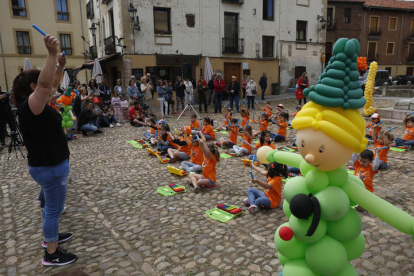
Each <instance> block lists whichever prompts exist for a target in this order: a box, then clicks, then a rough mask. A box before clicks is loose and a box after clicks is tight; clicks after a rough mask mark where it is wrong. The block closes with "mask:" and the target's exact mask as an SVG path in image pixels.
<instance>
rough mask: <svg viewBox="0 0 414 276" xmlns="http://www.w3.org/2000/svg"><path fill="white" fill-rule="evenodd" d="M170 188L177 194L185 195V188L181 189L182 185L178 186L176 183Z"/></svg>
mask: <svg viewBox="0 0 414 276" xmlns="http://www.w3.org/2000/svg"><path fill="white" fill-rule="evenodd" d="M168 186H169V187H170V188H171V189H172V190H173V191H174V192H176V193H185V189H184V188H183V187H181V186H180V185H177V184H175V183H171V184H170V185H168Z"/></svg>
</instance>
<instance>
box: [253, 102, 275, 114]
mask: <svg viewBox="0 0 414 276" xmlns="http://www.w3.org/2000/svg"><path fill="white" fill-rule="evenodd" d="M256 103H257V102H256ZM257 105H258V106H259V108H260V109H261V110H263V112H264V113H266V114H267V117H271V116H272V111H273V108H272V106H271V105H270V102H266V103H265V106H264V107H262V106H261V105H260V104H259V103H257Z"/></svg>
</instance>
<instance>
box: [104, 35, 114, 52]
mask: <svg viewBox="0 0 414 276" xmlns="http://www.w3.org/2000/svg"><path fill="white" fill-rule="evenodd" d="M104 45H105V55H111V54H115V53H116V48H115V37H114V36H110V37H107V38H105V39H104Z"/></svg>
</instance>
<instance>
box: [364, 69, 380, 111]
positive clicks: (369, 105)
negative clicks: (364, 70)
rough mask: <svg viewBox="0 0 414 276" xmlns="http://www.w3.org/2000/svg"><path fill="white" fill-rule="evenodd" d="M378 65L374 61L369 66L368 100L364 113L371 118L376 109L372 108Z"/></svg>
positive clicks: (366, 89) (366, 94)
mask: <svg viewBox="0 0 414 276" xmlns="http://www.w3.org/2000/svg"><path fill="white" fill-rule="evenodd" d="M377 70H378V64H377V62H375V61H373V62H371V64H370V65H369V73H368V77H367V82H366V84H365V93H364V96H365V99H366V100H367V102H366V104H365V106H364V110H363V113H364V115H365V116H371V115H372V114H374V113H375V107H373V106H372V95H373V92H374V85H375V76H376V75H377Z"/></svg>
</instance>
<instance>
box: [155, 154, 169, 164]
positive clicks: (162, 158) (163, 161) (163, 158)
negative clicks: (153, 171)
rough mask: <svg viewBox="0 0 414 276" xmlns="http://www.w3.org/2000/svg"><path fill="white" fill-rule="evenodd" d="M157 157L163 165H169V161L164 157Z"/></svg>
mask: <svg viewBox="0 0 414 276" xmlns="http://www.w3.org/2000/svg"><path fill="white" fill-rule="evenodd" d="M157 157H158V159H159V160H160V162H161V163H163V164H165V163H170V159H169V158H167V157H165V156H161V155H157Z"/></svg>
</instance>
